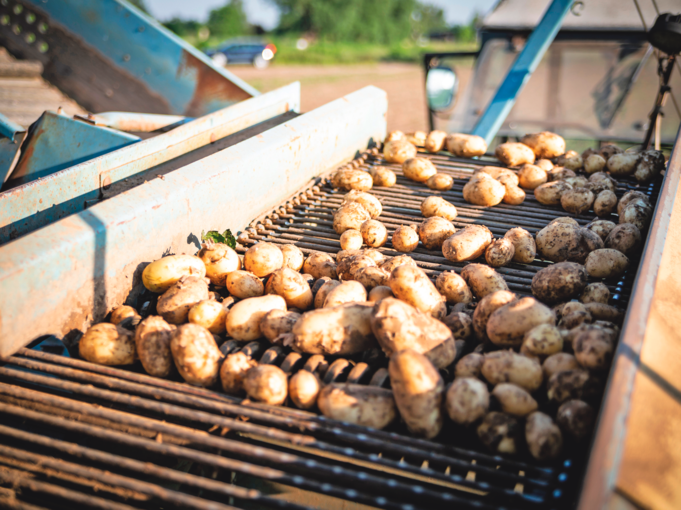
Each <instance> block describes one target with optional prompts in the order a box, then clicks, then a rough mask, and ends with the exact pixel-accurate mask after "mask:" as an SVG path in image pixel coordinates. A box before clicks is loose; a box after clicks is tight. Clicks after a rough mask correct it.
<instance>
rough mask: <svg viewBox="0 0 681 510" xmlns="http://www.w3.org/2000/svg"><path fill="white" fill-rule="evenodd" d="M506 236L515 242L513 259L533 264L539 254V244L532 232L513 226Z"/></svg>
mask: <svg viewBox="0 0 681 510" xmlns="http://www.w3.org/2000/svg"><path fill="white" fill-rule="evenodd" d="M504 238H505V239H508V240H509V241H511V242H512V243H513V261H514V262H519V263H521V264H531V263H532V262H534V258H535V257H536V255H537V245H536V244H535V242H534V238H533V237H532V234H530V233H529V232H528V231H527V230H525V229H523V228H520V227H516V228H512V229H511V230H509V231H508V232H506V234H504Z"/></svg>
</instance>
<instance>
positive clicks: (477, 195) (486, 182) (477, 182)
mask: <svg viewBox="0 0 681 510" xmlns="http://www.w3.org/2000/svg"><path fill="white" fill-rule="evenodd" d="M505 195H506V187H505V186H504V185H503V184H501V183H500V182H499V181H497V180H496V179H495V178H493V177H492V176H490V175H489V174H487V173H484V172H478V173H476V174H473V176H472V177H471V178H470V180H469V181H468V182H467V183H466V185H465V186H464V187H463V198H464V200H465V201H466V202H469V203H471V204H474V205H482V206H485V207H492V206H495V205H497V204H500V203H501V201H502V200H503V199H504V196H505Z"/></svg>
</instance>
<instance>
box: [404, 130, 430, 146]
mask: <svg viewBox="0 0 681 510" xmlns="http://www.w3.org/2000/svg"><path fill="white" fill-rule="evenodd" d="M426 136H427V135H426V133H425V132H423V131H414V132H413V133H406V134H405V137H406V139H407V141H408V142H409V143H412V144H414V145H417V146H419V147H423V145H424V144H425V143H426Z"/></svg>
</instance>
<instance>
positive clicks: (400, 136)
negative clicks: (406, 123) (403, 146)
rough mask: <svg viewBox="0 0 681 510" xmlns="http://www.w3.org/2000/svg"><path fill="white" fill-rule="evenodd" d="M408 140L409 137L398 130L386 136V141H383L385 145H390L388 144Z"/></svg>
mask: <svg viewBox="0 0 681 510" xmlns="http://www.w3.org/2000/svg"><path fill="white" fill-rule="evenodd" d="M406 139H407V136H406V135H405V134H404V132H402V131H400V130H397V129H396V130H394V131H390V132H389V133H388V134H387V135H386V136H385V140H383V141H384V142H385V143H388V142H393V141H395V140H406Z"/></svg>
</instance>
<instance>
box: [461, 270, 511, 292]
mask: <svg viewBox="0 0 681 510" xmlns="http://www.w3.org/2000/svg"><path fill="white" fill-rule="evenodd" d="M461 277H462V278H463V279H464V280H465V281H466V283H467V284H468V287H469V288H470V289H471V292H473V295H474V296H475V297H476V298H478V299H482V298H484V297H485V296H487V295H488V294H491V293H492V292H496V291H498V290H508V285H507V284H506V280H504V278H503V277H502V276H501V275H500V274H499V273H497V272H496V271H495V270H494V269H493V268H491V267H489V266H486V265H484V264H468V265H467V266H466V267H464V268H463V269H462V270H461Z"/></svg>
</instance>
